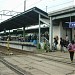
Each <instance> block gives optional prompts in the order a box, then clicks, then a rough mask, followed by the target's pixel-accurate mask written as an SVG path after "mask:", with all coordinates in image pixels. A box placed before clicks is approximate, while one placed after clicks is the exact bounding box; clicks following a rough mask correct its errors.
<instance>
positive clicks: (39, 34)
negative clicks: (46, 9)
mask: <svg viewBox="0 0 75 75" xmlns="http://www.w3.org/2000/svg"><path fill="white" fill-rule="evenodd" d="M40 31H41V26H40V14H39V43H40V37H41V36H40Z"/></svg>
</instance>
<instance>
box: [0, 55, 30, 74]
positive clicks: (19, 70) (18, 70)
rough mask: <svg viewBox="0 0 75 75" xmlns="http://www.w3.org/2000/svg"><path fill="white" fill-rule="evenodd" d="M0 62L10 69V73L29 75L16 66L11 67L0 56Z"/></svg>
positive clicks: (11, 65)
mask: <svg viewBox="0 0 75 75" xmlns="http://www.w3.org/2000/svg"><path fill="white" fill-rule="evenodd" d="M0 62H2V63H3V64H4V65H6V66H7V67H8V68H10V69H11V70H12V71H14V72H15V73H17V74H18V75H31V74H30V73H29V72H26V71H25V70H23V69H21V68H19V67H18V66H17V65H13V64H11V63H9V62H8V61H6V60H4V59H3V57H1V56H0Z"/></svg>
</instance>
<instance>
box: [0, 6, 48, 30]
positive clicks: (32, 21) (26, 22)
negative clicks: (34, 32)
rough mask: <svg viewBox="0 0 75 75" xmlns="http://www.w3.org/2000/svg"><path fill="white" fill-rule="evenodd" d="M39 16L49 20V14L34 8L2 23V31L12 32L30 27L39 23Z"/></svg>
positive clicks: (0, 26) (0, 24)
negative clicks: (12, 30)
mask: <svg viewBox="0 0 75 75" xmlns="http://www.w3.org/2000/svg"><path fill="white" fill-rule="evenodd" d="M39 14H40V15H41V17H42V18H49V17H48V14H47V13H46V12H44V11H43V10H41V9H39V8H37V7H33V8H31V9H29V10H27V11H25V12H22V13H20V14H18V15H16V16H13V17H12V18H9V19H7V20H5V21H3V22H1V23H0V31H3V30H4V29H5V30H11V29H16V28H21V27H29V26H32V25H37V24H38V23H39Z"/></svg>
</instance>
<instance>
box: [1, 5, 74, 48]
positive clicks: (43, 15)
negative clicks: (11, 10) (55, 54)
mask: <svg viewBox="0 0 75 75" xmlns="http://www.w3.org/2000/svg"><path fill="white" fill-rule="evenodd" d="M41 24H46V25H48V27H49V43H50V49H52V43H53V38H54V37H55V36H58V38H59V42H60V38H61V37H62V38H63V39H65V38H66V35H68V37H69V40H70V41H71V40H75V6H74V5H73V6H70V7H68V8H65V9H62V10H58V11H53V12H50V13H47V12H44V11H43V10H41V9H39V8H37V7H33V8H31V9H29V10H27V11H25V12H23V13H21V14H19V15H16V16H14V17H12V18H10V19H8V20H6V21H3V22H1V23H0V31H3V30H4V29H5V30H11V29H14V28H20V27H23V33H24V34H25V27H29V26H32V25H39V28H38V33H39V43H40V40H41V39H40V37H41V36H40V34H41ZM24 34H23V36H24V37H25V35H24Z"/></svg>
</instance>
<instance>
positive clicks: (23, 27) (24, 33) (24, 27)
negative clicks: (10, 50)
mask: <svg viewBox="0 0 75 75" xmlns="http://www.w3.org/2000/svg"><path fill="white" fill-rule="evenodd" d="M23 38H25V27H23Z"/></svg>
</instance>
